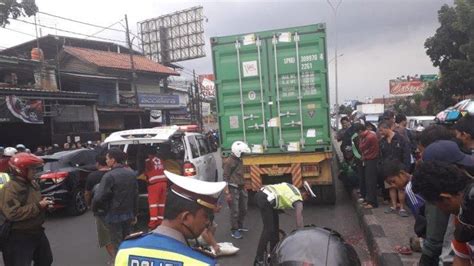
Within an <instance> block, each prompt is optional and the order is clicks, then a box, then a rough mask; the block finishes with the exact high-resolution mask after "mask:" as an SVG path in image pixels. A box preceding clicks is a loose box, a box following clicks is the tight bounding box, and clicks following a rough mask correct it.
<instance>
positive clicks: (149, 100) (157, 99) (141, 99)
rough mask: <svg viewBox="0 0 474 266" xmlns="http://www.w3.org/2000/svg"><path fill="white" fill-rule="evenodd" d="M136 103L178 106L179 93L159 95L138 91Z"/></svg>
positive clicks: (140, 104) (146, 105)
mask: <svg viewBox="0 0 474 266" xmlns="http://www.w3.org/2000/svg"><path fill="white" fill-rule="evenodd" d="M138 105H139V106H140V107H150V108H156V107H170V108H173V107H179V95H160V94H153V93H139V94H138Z"/></svg>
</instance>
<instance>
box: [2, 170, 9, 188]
mask: <svg viewBox="0 0 474 266" xmlns="http://www.w3.org/2000/svg"><path fill="white" fill-rule="evenodd" d="M8 181H10V176H9V175H8V174H7V173H0V189H1V188H3V186H4V185H5V184H6V183H7V182H8Z"/></svg>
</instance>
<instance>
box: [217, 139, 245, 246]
mask: <svg viewBox="0 0 474 266" xmlns="http://www.w3.org/2000/svg"><path fill="white" fill-rule="evenodd" d="M231 150H232V153H231V155H230V156H229V158H227V159H226V160H225V161H224V166H223V168H224V174H223V175H224V181H225V182H227V187H226V188H225V190H224V192H225V195H226V201H227V202H228V204H229V208H230V224H231V236H232V237H233V238H235V239H240V238H242V234H241V232H242V231H248V229H246V228H244V219H245V215H246V214H247V202H248V193H247V190H246V189H245V187H244V183H245V180H244V171H243V164H242V158H241V157H242V154H243V153H249V152H250V148H249V146H248V145H247V144H246V143H244V142H242V141H235V142H234V143H233V144H232V147H231Z"/></svg>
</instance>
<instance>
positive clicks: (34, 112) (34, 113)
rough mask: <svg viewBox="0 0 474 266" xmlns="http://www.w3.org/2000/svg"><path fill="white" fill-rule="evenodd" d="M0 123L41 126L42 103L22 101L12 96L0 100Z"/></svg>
mask: <svg viewBox="0 0 474 266" xmlns="http://www.w3.org/2000/svg"><path fill="white" fill-rule="evenodd" d="M1 122H10V123H15V122H24V123H28V124H43V101H42V100H29V99H22V98H21V97H17V96H14V95H11V96H5V97H4V98H3V99H2V98H0V123H1Z"/></svg>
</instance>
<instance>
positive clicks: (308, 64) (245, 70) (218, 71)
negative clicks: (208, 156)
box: [211, 24, 331, 154]
mask: <svg viewBox="0 0 474 266" xmlns="http://www.w3.org/2000/svg"><path fill="white" fill-rule="evenodd" d="M211 43H212V58H213V63H214V74H215V82H216V88H217V103H218V104H217V106H218V113H219V129H220V133H221V142H222V143H221V144H222V149H223V151H224V152H228V151H229V150H230V147H231V145H232V143H233V142H234V141H236V140H242V141H244V142H246V143H248V144H249V146H250V147H252V149H253V150H254V152H261V153H262V152H263V153H265V154H272V153H282V152H314V151H328V150H330V149H331V144H330V133H329V130H330V127H329V95H328V76H327V53H326V28H325V24H316V25H308V26H301V27H294V28H288V29H279V30H271V31H264V32H257V33H250V34H244V35H233V36H226V37H214V38H211Z"/></svg>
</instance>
